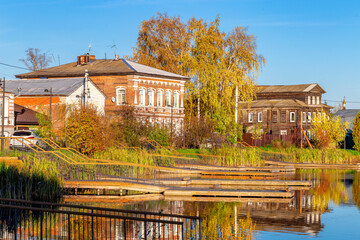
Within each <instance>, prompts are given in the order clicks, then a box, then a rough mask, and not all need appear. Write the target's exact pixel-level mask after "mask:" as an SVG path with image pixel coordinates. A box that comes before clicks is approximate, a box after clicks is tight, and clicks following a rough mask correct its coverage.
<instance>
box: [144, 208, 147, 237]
mask: <svg viewBox="0 0 360 240" xmlns="http://www.w3.org/2000/svg"><path fill="white" fill-rule="evenodd" d="M144 218H145V220H144V239H145V240H146V239H147V234H146V231H147V229H146V225H147V223H146V214H145V215H144Z"/></svg>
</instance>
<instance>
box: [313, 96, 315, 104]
mask: <svg viewBox="0 0 360 240" xmlns="http://www.w3.org/2000/svg"><path fill="white" fill-rule="evenodd" d="M312 104H313V105H315V96H312Z"/></svg>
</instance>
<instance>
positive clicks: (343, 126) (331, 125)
mask: <svg viewBox="0 0 360 240" xmlns="http://www.w3.org/2000/svg"><path fill="white" fill-rule="evenodd" d="M348 126H349V123H348V122H344V123H342V122H341V119H340V118H339V117H335V118H333V117H332V116H325V115H324V114H322V113H320V112H319V113H318V114H316V116H315V117H314V118H313V119H312V125H311V129H310V131H311V133H312V135H313V138H314V140H315V144H316V146H317V147H318V148H329V147H330V148H336V146H337V144H338V142H340V141H342V140H344V138H345V135H346V130H347V128H348Z"/></svg>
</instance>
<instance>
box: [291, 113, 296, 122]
mask: <svg viewBox="0 0 360 240" xmlns="http://www.w3.org/2000/svg"><path fill="white" fill-rule="evenodd" d="M291 115H293V117H294V119H292V117H291ZM295 121H296V115H295V112H290V122H295Z"/></svg>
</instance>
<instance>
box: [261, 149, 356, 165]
mask: <svg viewBox="0 0 360 240" xmlns="http://www.w3.org/2000/svg"><path fill="white" fill-rule="evenodd" d="M260 149H261V150H264V151H268V152H277V153H285V154H288V156H287V157H286V159H287V161H293V162H301V163H304V162H307V163H325V164H341V163H344V164H345V163H353V162H356V161H359V160H360V153H359V152H357V151H352V150H344V149H310V148H297V147H294V146H293V147H287V148H274V147H272V146H267V147H260Z"/></svg>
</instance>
